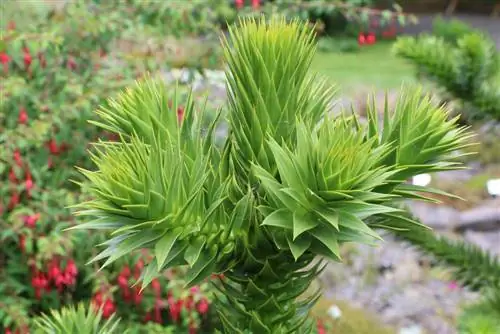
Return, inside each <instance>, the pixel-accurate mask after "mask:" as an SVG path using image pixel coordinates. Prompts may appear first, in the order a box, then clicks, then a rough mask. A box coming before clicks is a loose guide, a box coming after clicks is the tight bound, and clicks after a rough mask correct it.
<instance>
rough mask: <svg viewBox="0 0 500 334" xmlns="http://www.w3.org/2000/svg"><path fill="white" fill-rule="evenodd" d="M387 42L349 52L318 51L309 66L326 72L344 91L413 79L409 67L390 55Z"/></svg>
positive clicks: (387, 86) (382, 87)
mask: <svg viewBox="0 0 500 334" xmlns="http://www.w3.org/2000/svg"><path fill="white" fill-rule="evenodd" d="M391 45H392V43H390V42H381V43H378V44H375V45H372V46H365V47H362V48H361V50H360V51H358V52H353V53H340V52H332V53H325V52H318V53H317V54H316V57H315V59H314V61H313V64H312V69H313V70H314V71H316V72H318V73H320V74H323V75H326V76H327V77H328V78H330V79H331V80H332V82H333V83H336V84H338V85H339V88H340V89H341V90H342V91H344V92H346V93H352V92H354V91H355V90H356V89H359V88H360V87H363V88H364V89H370V90H372V89H373V90H377V91H378V90H386V89H391V88H399V87H400V86H401V84H402V83H403V82H414V76H413V73H414V71H413V69H412V66H411V65H410V64H408V63H406V62H405V61H404V60H403V59H402V58H399V57H396V56H394V55H393V54H392V53H391Z"/></svg>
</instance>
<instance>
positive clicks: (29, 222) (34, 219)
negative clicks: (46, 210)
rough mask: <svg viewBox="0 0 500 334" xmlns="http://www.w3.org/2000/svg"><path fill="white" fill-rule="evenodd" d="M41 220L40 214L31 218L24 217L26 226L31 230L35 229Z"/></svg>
mask: <svg viewBox="0 0 500 334" xmlns="http://www.w3.org/2000/svg"><path fill="white" fill-rule="evenodd" d="M38 219H40V213H36V214H34V215H31V216H26V217H24V225H26V227H29V228H34V227H35V226H36V222H37V221H38Z"/></svg>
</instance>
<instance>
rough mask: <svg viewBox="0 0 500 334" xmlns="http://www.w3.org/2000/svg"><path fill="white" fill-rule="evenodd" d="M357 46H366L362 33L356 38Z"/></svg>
mask: <svg viewBox="0 0 500 334" xmlns="http://www.w3.org/2000/svg"><path fill="white" fill-rule="evenodd" d="M358 44H359V45H364V44H366V37H365V34H363V33H362V32H360V33H359V36H358Z"/></svg>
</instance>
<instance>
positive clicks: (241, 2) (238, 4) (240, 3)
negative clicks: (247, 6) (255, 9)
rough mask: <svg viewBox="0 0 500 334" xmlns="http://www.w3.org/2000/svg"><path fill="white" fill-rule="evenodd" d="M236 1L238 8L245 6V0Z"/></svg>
mask: <svg viewBox="0 0 500 334" xmlns="http://www.w3.org/2000/svg"><path fill="white" fill-rule="evenodd" d="M234 3H235V5H236V8H238V9H240V8H243V5H244V1H243V0H235V1H234Z"/></svg>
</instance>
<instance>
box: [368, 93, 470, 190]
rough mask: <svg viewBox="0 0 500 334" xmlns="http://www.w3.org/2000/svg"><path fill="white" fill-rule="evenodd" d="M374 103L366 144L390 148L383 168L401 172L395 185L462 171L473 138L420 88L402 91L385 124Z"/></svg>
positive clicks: (370, 113) (384, 113)
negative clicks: (462, 158) (420, 176)
mask: <svg viewBox="0 0 500 334" xmlns="http://www.w3.org/2000/svg"><path fill="white" fill-rule="evenodd" d="M380 114H381V112H380V111H378V110H376V107H375V103H372V104H371V105H370V106H369V108H368V123H369V128H368V132H367V138H368V139H367V140H373V139H374V138H375V139H376V142H375V145H376V146H378V145H388V146H390V153H389V154H388V155H386V156H385V158H384V159H383V160H380V162H381V165H383V166H391V167H392V168H394V169H398V170H399V171H398V173H396V174H395V175H394V177H393V180H394V181H395V183H396V184H400V183H402V182H404V181H405V180H407V179H408V178H410V177H412V176H414V175H417V174H421V173H432V172H438V171H443V170H449V169H456V168H460V167H459V165H460V163H457V158H459V157H460V156H462V155H463V151H461V150H463V149H464V148H465V147H467V146H468V145H470V141H469V139H470V138H471V136H472V135H471V134H470V133H468V132H467V130H468V129H467V128H466V127H460V126H458V124H457V118H453V119H449V113H448V111H447V110H446V109H445V108H444V106H442V105H439V104H437V102H435V101H433V100H432V99H431V97H430V96H429V95H424V94H423V93H422V90H421V88H420V87H410V88H406V87H403V88H402V89H401V94H400V97H399V100H398V102H397V104H396V105H395V106H394V109H393V110H389V108H388V106H387V103H386V105H385V110H384V112H383V115H384V116H383V121H382V122H383V123H382V124H379V118H378V117H379V116H378V115H380Z"/></svg>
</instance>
